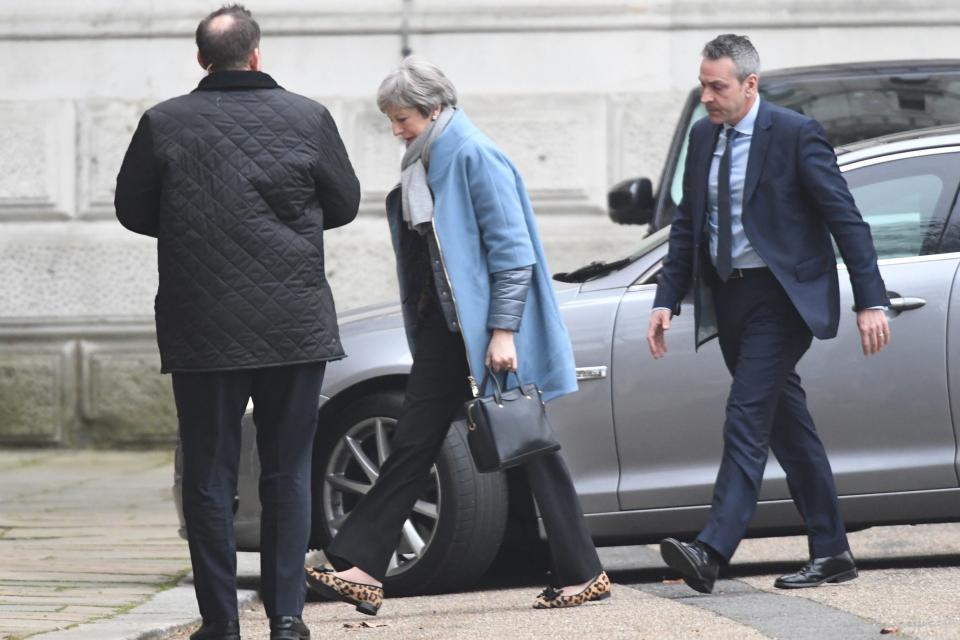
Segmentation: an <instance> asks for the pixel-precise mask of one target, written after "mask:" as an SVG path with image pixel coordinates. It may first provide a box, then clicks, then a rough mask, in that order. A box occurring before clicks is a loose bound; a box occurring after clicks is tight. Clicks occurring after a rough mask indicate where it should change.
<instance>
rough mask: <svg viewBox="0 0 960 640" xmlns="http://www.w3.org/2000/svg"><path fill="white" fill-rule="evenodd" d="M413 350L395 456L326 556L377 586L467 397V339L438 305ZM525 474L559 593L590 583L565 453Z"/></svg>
mask: <svg viewBox="0 0 960 640" xmlns="http://www.w3.org/2000/svg"><path fill="white" fill-rule="evenodd" d="M416 343H417V346H416V353H415V354H414V358H413V368H412V369H411V372H410V378H409V381H408V382H407V390H406V397H405V399H404V408H403V415H401V417H400V419H399V421H398V422H397V427H396V431H395V433H394V436H393V440H392V441H391V453H390V457H388V458H387V460H386V461H385V462H384V464H383V467H382V469H381V471H380V476H379V478H377V482H376V483H375V484H374V486H373V488H372V489H371V490H370V491H369V493H367V495H365V496H364V497H363V498H362V499H361V500H360V502H359V503H358V504H357V505H356V507H355V508H354V509H353V511H351V512H350V515H349V517H348V518H347V520H346V521H345V522H344V523H343V525H342V526H341V527H340V529H339V530H338V532H337V535H336V537H335V538H334V539H333V541H332V542H331V543H330V544H329V545H328V547H327V549H326V554H327V557H328V558H329V559H330V561H331V563H332V564H333V566H334V567H335V568H337V569H338V570H343V569H346V568H349V567H351V566H356V567H359V568H360V569H362V570H363V571H365V572H367V573H368V574H370V575H371V576H373V577H374V578H376V579H377V580H380V581H383V579H384V577H385V575H386V572H387V565H388V564H389V562H390V556H391V555H392V554H393V552H394V550H395V549H396V547H397V544H398V543H399V542H400V536H401V532H402V528H403V523H404V521H405V520H406V519H407V518H408V517H409V516H410V513H411V512H412V511H413V506H414V504H416V501H417V498H418V497H419V496H420V494H421V492H422V491H423V490H424V488H425V487H426V483H427V480H428V479H429V474H430V467H431V465H432V464H433V462H434V460H435V459H436V458H437V455H438V454H439V452H440V447H441V446H442V444H443V440H444V438H445V437H446V433H447V429H448V428H449V427H450V422H451V420H452V419H453V417H454V415H455V414H456V412H457V410H458V409H459V408H461V407H462V406H463V403H464V402H465V401H466V400H467V398H468V396H469V390H468V388H467V376H468V375H469V368H468V366H467V361H466V354H465V352H464V348H463V339H462V337H461V336H460V334H458V333H453V332H451V331H449V330H448V329H447V328H446V326H445V323H444V320H443V317H442V315H441V314H440V312H439V310H438V309H437V307H436V304H429V305H428V307H427V310H426V311H425V314H424V317H423V319H422V320H421V324H420V327H419V329H418V331H417V336H416ZM524 467H525V469H526V473H527V478H528V480H529V483H530V487H531V489H532V491H533V495H534V498H535V499H536V502H537V506H538V507H539V509H540V514H541V516H542V517H543V523H544V528H545V529H546V531H547V538H548V540H549V543H550V555H551V560H552V565H553V575H554V582H555V583H556V586H563V585H571V584H579V583H581V582H586V581H587V580H589V579H591V578H593V577H594V576H596V575H597V574H598V573H600V571H601V565H600V560H599V558H598V557H597V552H596V549H595V548H594V546H593V540H592V539H591V537H590V531H589V529H587V524H586V520H585V519H584V517H583V510H582V509H581V507H580V502H579V500H578V498H577V494H576V491H575V490H574V487H573V482H572V481H571V479H570V472H569V471H568V470H567V467H566V465H565V464H564V462H563V459H562V458H561V457H560V454H559V453H552V454H549V455H544V456H540V457H538V458H536V459H535V460H533V461H532V462H529V463H527V464H526V465H524Z"/></svg>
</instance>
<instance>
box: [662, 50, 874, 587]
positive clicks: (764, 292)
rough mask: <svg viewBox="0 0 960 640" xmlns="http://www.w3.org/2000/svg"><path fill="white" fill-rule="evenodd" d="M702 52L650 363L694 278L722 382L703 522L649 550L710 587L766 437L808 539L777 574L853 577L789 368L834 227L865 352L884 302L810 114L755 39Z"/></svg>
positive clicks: (810, 325)
mask: <svg viewBox="0 0 960 640" xmlns="http://www.w3.org/2000/svg"><path fill="white" fill-rule="evenodd" d="M702 55H703V60H702V63H701V65H700V85H701V87H702V97H701V102H702V103H703V105H704V106H705V107H706V109H707V113H708V116H707V117H706V118H703V119H702V120H700V121H699V122H697V123H696V124H694V126H693V128H692V129H691V131H690V143H689V147H688V154H687V160H686V170H685V173H684V179H683V198H682V201H681V203H680V206H679V208H678V210H677V214H676V216H675V217H674V220H673V225H672V228H671V230H670V249H669V253H668V256H667V259H666V260H665V261H664V265H663V270H662V272H661V274H660V279H659V283H658V287H657V295H656V299H655V301H654V309H653V312H652V314H651V316H650V326H649V330H648V332H647V343H648V344H649V346H650V352H651V353H652V354H653V357H654V358H658V359H659V358H661V357H663V355H664V354H665V353H666V351H667V347H666V340H665V336H664V332H665V331H667V330H668V329H669V328H670V318H671V316H672V315H673V314H676V313H679V312H680V302H681V300H682V299H683V298H684V296H685V295H686V293H687V291H688V289H690V287H691V285H692V287H693V294H694V318H695V325H696V343H697V346H699V345H700V344H703V342H705V341H706V340H709V339H710V338H712V337H713V336H714V335H717V336H718V337H719V339H720V350H721V352H722V353H723V358H724V362H725V363H726V365H727V368H728V369H729V370H730V373H731V374H732V376H733V384H732V385H731V387H730V395H729V397H728V398H727V408H726V419H725V422H724V427H723V444H724V446H723V459H722V461H721V463H720V470H719V472H718V474H717V480H716V484H715V485H714V495H713V502H712V504H711V508H710V515H709V517H708V519H707V523H706V525H705V526H704V528H703V530H702V531H701V532H700V534H699V535H698V536H697V538H696V540H694V541H693V542H692V543H687V542H680V541H679V540H675V539H673V538H667V539H665V540H663V541H662V542H661V543H660V553H661V555H662V556H663V559H664V561H665V562H666V563H667V564H668V565H669V566H670V567H671V568H673V569H675V570H676V571H678V572H679V573H680V574H681V575H682V576H683V579H684V581H685V582H686V583H687V584H688V585H689V586H690V587H692V588H693V589H696V590H697V591H700V592H702V593H710V592H711V591H713V584H714V581H715V580H716V576H717V570H718V567H719V565H720V564H722V563H726V562H729V560H730V558H731V556H733V553H734V551H735V550H736V548H737V545H738V544H739V543H740V540H741V539H742V538H743V535H744V533H745V532H746V529H747V525H748V523H749V522H750V519H751V517H752V516H753V513H754V511H755V509H756V505H757V497H758V494H759V491H760V483H761V481H762V480H763V470H764V467H765V466H766V461H767V455H768V452H769V450H770V449H771V448H772V449H773V452H774V454H775V455H776V457H777V460H778V461H779V463H780V465H781V466H782V467H783V469H784V471H785V472H786V475H787V484H788V485H789V487H790V494H791V496H792V497H793V501H794V503H795V504H796V506H797V509H798V510H799V511H800V515H801V516H802V517H803V520H804V523H805V524H806V528H807V533H808V536H809V547H810V561H809V563H808V564H806V565H805V566H804V567H803V568H802V569H800V570H799V571H798V572H797V573H794V574H790V575H786V576H781V577H780V578H778V579H777V581H776V582H775V585H776V586H777V587H780V588H798V587H813V586H817V585H820V584H823V583H824V582H841V581H844V580H851V579H853V578H855V577H857V568H856V565H855V564H854V560H853V556H852V555H851V554H850V547H849V545H848V543H847V536H846V531H845V529H844V524H843V519H842V518H841V515H840V510H839V503H838V500H837V491H836V487H835V486H834V482H833V473H832V471H831V469H830V463H829V461H828V460H827V455H826V452H825V451H824V448H823V444H822V443H821V442H820V438H819V437H818V436H817V432H816V428H815V427H814V424H813V419H812V418H811V417H810V413H809V412H808V411H807V404H806V396H805V394H804V391H803V388H802V387H801V386H800V378H799V376H798V375H797V372H796V365H797V363H798V362H799V360H800V358H801V357H802V356H803V354H804V353H805V352H806V351H807V349H808V348H809V347H810V343H811V342H812V340H813V337H814V336H816V337H817V338H820V339H828V338H832V337H834V336H835V335H836V334H837V327H838V325H839V322H840V294H839V281H838V279H837V270H836V258H835V255H834V250H833V246H832V244H831V242H830V238H831V236H832V237H833V239H834V240H835V241H836V244H837V246H838V247H839V249H840V253H841V255H842V256H843V260H844V263H846V265H847V269H848V271H849V273H850V281H851V284H852V285H853V293H854V300H855V304H856V309H857V327H858V329H859V331H860V339H861V343H862V347H863V353H864V354H865V355H871V354H874V353H876V352H878V351H879V350H880V349H882V348H883V347H884V346H886V345H887V343H888V342H889V340H890V330H889V328H888V326H887V320H886V315H885V313H884V310H885V308H886V307H887V305H889V300H888V298H887V293H886V287H885V286H884V283H883V279H882V278H881V276H880V271H879V270H878V268H877V254H876V251H875V249H874V247H873V239H872V238H871V236H870V228H869V226H868V225H867V224H866V223H865V222H864V221H863V218H862V217H861V216H860V212H859V211H858V210H857V207H856V204H855V203H854V201H853V197H852V196H851V195H850V191H849V189H848V188H847V184H846V182H845V181H844V179H843V176H842V175H841V174H840V170H839V169H838V167H837V162H836V156H835V155H834V152H833V149H832V147H831V146H830V144H829V143H828V142H827V140H826V138H825V137H824V133H823V129H822V128H821V127H820V125H819V124H818V123H817V122H816V121H815V120H813V119H811V118H808V117H805V116H803V115H800V114H798V113H795V112H793V111H790V110H788V109H783V108H781V107H778V106H776V105H773V104H770V103H767V102H764V101H762V100H761V99H760V96H759V95H758V93H757V86H758V83H759V77H758V74H759V71H760V58H759V56H758V54H757V51H756V49H754V47H753V45H752V44H751V43H750V40H749V39H747V38H746V37H744V36H736V35H732V34H727V35H721V36H718V37H717V38H715V39H714V40H712V41H711V42H709V43H708V44H707V45H706V47H705V48H704V50H703V54H702Z"/></svg>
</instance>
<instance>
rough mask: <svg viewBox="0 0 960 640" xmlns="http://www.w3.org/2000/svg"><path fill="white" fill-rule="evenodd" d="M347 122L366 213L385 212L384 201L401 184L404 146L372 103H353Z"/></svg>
mask: <svg viewBox="0 0 960 640" xmlns="http://www.w3.org/2000/svg"><path fill="white" fill-rule="evenodd" d="M344 121H345V122H346V123H347V125H346V126H347V127H349V141H347V145H348V151H349V153H350V158H351V159H352V160H353V162H354V169H355V170H356V172H357V177H358V178H360V186H361V188H362V189H363V205H362V206H363V208H364V210H365V211H370V212H374V213H379V214H382V213H383V199H384V198H385V197H386V195H387V193H389V191H390V189H392V188H393V186H394V185H395V184H397V182H399V181H400V160H401V159H402V158H403V151H404V146H403V143H402V142H401V141H400V140H399V139H398V138H395V137H394V136H393V133H392V131H391V129H390V122H389V120H387V117H386V116H385V115H383V114H382V113H380V111H378V110H377V107H376V105H373V104H371V101H369V100H364V101H361V100H355V101H351V103H350V107H349V108H347V110H346V118H345V119H344Z"/></svg>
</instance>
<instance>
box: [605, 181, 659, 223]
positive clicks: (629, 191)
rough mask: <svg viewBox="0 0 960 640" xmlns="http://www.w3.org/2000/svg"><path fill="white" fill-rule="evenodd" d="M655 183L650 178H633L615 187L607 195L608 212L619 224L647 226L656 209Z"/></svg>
mask: <svg viewBox="0 0 960 640" xmlns="http://www.w3.org/2000/svg"><path fill="white" fill-rule="evenodd" d="M656 204H657V203H656V200H654V198H653V183H652V182H650V179H649V178H633V179H631V180H624V181H623V182H618V183H617V184H615V185H613V188H612V189H610V191H609V192H608V193H607V212H608V214H609V215H610V219H611V220H613V221H614V222H616V223H618V224H647V223H649V222H650V221H651V220H653V210H654V208H655V207H656Z"/></svg>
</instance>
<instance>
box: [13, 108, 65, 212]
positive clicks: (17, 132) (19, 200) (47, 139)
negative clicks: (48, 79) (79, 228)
mask: <svg viewBox="0 0 960 640" xmlns="http://www.w3.org/2000/svg"><path fill="white" fill-rule="evenodd" d="M74 119H75V118H74V110H73V105H72V104H70V103H69V102H63V101H43V102H29V101H22V102H19V101H18V102H0V122H3V127H2V128H0V148H2V149H3V153H2V154H0V222H3V221H4V220H50V219H53V220H62V219H67V218H70V217H71V216H72V215H73V208H74V193H73V190H74V189H73V187H74V177H73V166H74V154H75V152H74V149H75V147H76V145H75V137H76V135H75V132H74Z"/></svg>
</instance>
